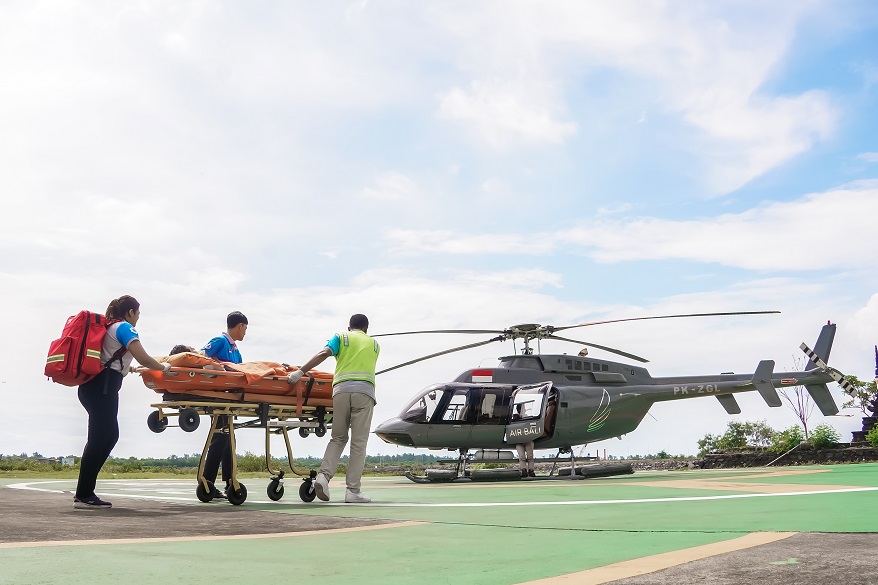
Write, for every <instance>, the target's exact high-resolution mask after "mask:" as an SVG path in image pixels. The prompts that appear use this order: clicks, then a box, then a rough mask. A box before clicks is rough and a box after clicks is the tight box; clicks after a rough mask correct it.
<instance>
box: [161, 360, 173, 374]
mask: <svg viewBox="0 0 878 585" xmlns="http://www.w3.org/2000/svg"><path fill="white" fill-rule="evenodd" d="M170 369H171V364H169V363H168V362H162V372H167V371H168V370H170Z"/></svg>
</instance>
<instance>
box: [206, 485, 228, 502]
mask: <svg viewBox="0 0 878 585" xmlns="http://www.w3.org/2000/svg"><path fill="white" fill-rule="evenodd" d="M210 499H211V500H226V499H228V498H227V497H226V494H225V492H221V491H219V490H218V489H216V488H215V487H214V488H213V490H211V492H210Z"/></svg>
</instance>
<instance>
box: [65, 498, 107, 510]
mask: <svg viewBox="0 0 878 585" xmlns="http://www.w3.org/2000/svg"><path fill="white" fill-rule="evenodd" d="M73 507H74V508H78V509H80V510H105V509H110V508H112V507H113V504H111V503H110V502H105V501H104V500H102V499H100V498H99V497H97V496H96V495H94V494H92V495H90V496H88V497H86V498H73Z"/></svg>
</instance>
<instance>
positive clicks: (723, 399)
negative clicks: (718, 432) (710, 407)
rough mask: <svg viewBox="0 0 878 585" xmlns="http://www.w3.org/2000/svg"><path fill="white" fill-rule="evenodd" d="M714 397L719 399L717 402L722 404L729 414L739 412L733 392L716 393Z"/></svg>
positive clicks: (739, 408)
mask: <svg viewBox="0 0 878 585" xmlns="http://www.w3.org/2000/svg"><path fill="white" fill-rule="evenodd" d="M716 399H717V400H719V403H720V404H722V405H723V408H725V409H726V412H728V413H729V414H741V407H740V406H738V401H737V400H735V395H734V394H717V395H716Z"/></svg>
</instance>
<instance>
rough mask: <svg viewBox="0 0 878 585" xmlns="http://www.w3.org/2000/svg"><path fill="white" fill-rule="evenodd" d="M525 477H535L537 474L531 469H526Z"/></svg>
mask: <svg viewBox="0 0 878 585" xmlns="http://www.w3.org/2000/svg"><path fill="white" fill-rule="evenodd" d="M527 476H528V477H536V476H537V474H536V473H534V470H533V469H528V470H527Z"/></svg>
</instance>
